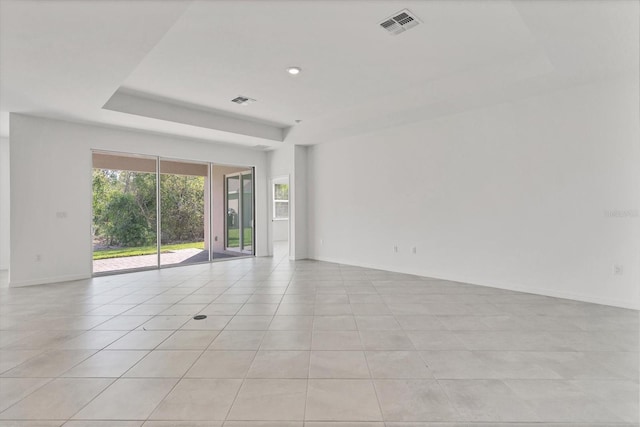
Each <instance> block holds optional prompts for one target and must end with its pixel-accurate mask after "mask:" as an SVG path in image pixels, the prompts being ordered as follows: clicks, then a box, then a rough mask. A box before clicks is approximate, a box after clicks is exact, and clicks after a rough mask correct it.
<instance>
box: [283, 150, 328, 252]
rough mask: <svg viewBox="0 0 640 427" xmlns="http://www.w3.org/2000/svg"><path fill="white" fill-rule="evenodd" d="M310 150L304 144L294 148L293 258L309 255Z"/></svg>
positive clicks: (291, 187) (291, 185)
mask: <svg viewBox="0 0 640 427" xmlns="http://www.w3.org/2000/svg"><path fill="white" fill-rule="evenodd" d="M308 151H309V149H308V147H307V146H304V145H296V146H295V147H294V150H293V177H292V178H291V180H290V181H289V214H290V218H289V221H290V222H291V225H290V227H291V242H290V251H291V252H290V254H292V255H293V259H305V258H307V256H308V251H307V248H308V229H307V224H308V221H307V220H308V207H307V192H308V186H307V184H308V182H307V175H308V170H307V169H308V164H307V160H308V159H307V154H308ZM326 167H327V168H328V169H331V164H330V163H328V164H327V165H326Z"/></svg>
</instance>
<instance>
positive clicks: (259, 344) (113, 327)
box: [0, 255, 640, 427]
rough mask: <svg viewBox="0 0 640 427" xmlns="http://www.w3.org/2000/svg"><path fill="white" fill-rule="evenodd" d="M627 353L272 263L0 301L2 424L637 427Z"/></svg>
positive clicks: (534, 305) (596, 316) (626, 313)
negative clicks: (200, 316)
mask: <svg viewBox="0 0 640 427" xmlns="http://www.w3.org/2000/svg"><path fill="white" fill-rule="evenodd" d="M1 280H4V282H5V283H6V276H1V277H0V281H1ZM194 314H206V315H207V316H208V317H207V319H206V320H201V321H196V320H193V319H192V316H193V315H194ZM638 340H639V317H638V312H636V311H631V310H623V309H617V308H612V307H607V306H601V305H595V304H586V303H579V302H574V301H569V300H562V299H556V298H549V297H543V296H537V295H530V294H523V293H517V292H509V291H503V290H498V289H493V288H487V287H480V286H473V285H468V284H464V283H456V282H448V281H444V280H435V279H429V278H423V277H415V276H409V275H403V274H395V273H389V272H385V271H379V270H370V269H364V268H357V267H350V266H345V265H337V264H329V263H322V262H314V261H297V262H292V261H289V260H288V259H287V258H286V257H284V256H282V255H279V256H276V257H274V258H256V259H240V260H233V261H229V262H224V263H214V264H210V265H208V264H207V265H196V266H190V267H180V268H173V269H165V270H160V271H147V272H139V273H131V274H124V275H117V276H108V277H100V278H95V279H92V280H84V281H77V282H72V283H60V284H49V285H45V286H33V287H26V288H8V287H6V286H4V287H0V426H61V425H64V426H75V427H83V426H84V427H87V426H91V427H98V426H104V427H107V426H108V427H134V426H136V427H140V426H145V427H169V426H171V427H198V426H208V427H211V426H213V427H216V426H218V427H220V426H224V427H232V426H236V427H240V426H247V427H251V426H256V427H257V426H262V427H266V426H277V427H294V426H295V427H302V426H306V427H330V426H332V427H373V426H377V427H384V426H387V427H418V426H422V427H424V426H432V427H436V426H438V427H444V426H448V427H453V426H457V427H460V426H485V427H486V426H518V427H533V426H542V425H544V426H556V427H558V426H563V427H568V426H574V427H578V426H581V427H585V426H593V427H595V426H600V427H605V426H607V427H609V426H618V425H619V426H623V425H624V426H638V421H639V417H638V412H639V408H638V402H639V400H640V397H639V392H638V378H639V370H638V365H639V357H638V350H639V344H638Z"/></svg>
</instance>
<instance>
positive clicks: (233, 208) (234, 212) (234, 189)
mask: <svg viewBox="0 0 640 427" xmlns="http://www.w3.org/2000/svg"><path fill="white" fill-rule="evenodd" d="M225 181H226V183H225V187H226V218H225V222H226V230H225V239H226V240H225V242H226V249H227V250H228V251H241V250H242V249H241V242H240V221H241V220H242V218H241V216H240V214H241V212H240V200H241V199H240V175H232V176H227V177H226V179H225Z"/></svg>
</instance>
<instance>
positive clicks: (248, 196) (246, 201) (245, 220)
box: [240, 171, 253, 254]
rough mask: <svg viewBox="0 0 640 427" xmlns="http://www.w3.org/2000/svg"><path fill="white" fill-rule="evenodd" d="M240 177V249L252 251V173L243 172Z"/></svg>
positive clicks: (246, 251) (247, 251)
mask: <svg viewBox="0 0 640 427" xmlns="http://www.w3.org/2000/svg"><path fill="white" fill-rule="evenodd" d="M241 178H242V211H241V214H242V221H241V223H240V225H241V227H242V233H240V235H241V237H242V241H241V242H240V244H241V248H242V251H243V252H245V253H249V254H250V253H253V173H252V172H251V171H249V172H248V173H243V174H242V175H241Z"/></svg>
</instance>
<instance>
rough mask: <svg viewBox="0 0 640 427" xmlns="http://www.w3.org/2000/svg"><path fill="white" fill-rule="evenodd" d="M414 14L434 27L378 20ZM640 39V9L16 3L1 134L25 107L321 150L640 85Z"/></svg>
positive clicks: (4, 29) (593, 4)
mask: <svg viewBox="0 0 640 427" xmlns="http://www.w3.org/2000/svg"><path fill="white" fill-rule="evenodd" d="M403 8H409V9H410V10H411V11H412V12H414V13H415V14H416V15H417V16H418V17H420V18H421V19H422V21H423V23H422V24H421V25H419V26H417V27H415V28H413V29H411V30H409V31H407V32H405V33H403V34H401V35H398V36H390V35H388V34H387V33H386V32H385V31H384V30H382V29H381V28H380V27H379V26H378V25H377V23H378V22H380V21H381V20H383V19H385V18H387V17H388V16H390V15H392V14H393V13H394V12H397V11H399V10H401V9H403ZM638 40H639V3H638V1H637V0H627V1H624V0H618V1H611V0H609V1H607V0H604V1H592V0H585V1H534V0H530V1H526V0H521V1H508V0H502V1H500V0H487V1H485V0H466V1H465V0H457V1H451V0H446V1H445V0H441V1H437V0H433V1H344V0H343V1H322V0H315V1H295V2H294V1H269V0H258V1H238V0H235V1H192V2H191V1H168V0H160V1H149V0H144V1H142V0H141V1H98V0H96V1H53V0H48V1H29V0H0V110H1V116H0V118H1V121H0V132H1V133H2V135H3V136H7V135H8V113H9V112H22V113H28V114H34V115H40V116H46V117H56V118H64V119H69V120H74V121H82V122H90V123H97V124H102V125H108V126H119V127H126V128H135V129H141V130H145V131H152V132H162V133H169V134H173V135H180V136H185V137H190V138H198V139H204V140H210V141H221V142H228V143H237V144H243V145H249V146H254V145H258V144H261V145H267V146H271V147H273V146H278V145H279V144H282V142H281V140H284V141H287V142H293V143H297V144H315V143H321V142H324V141H328V140H335V139H339V138H343V137H347V136H352V135H357V134H362V133H367V132H371V131H373V130H376V129H380V128H383V127H388V126H395V125H399V124H402V123H407V122H411V121H417V120H425V119H429V118H434V117H440V116H443V115H448V114H454V113H457V112H461V111H465V110H468V109H472V108H478V107H481V106H485V105H492V104H496V103H500V102H505V101H511V100H515V99H519V98H523V97H527V96H531V95H535V94H538V93H542V92H546V91H550V90H556V89H558V88H562V87H566V86H573V85H577V84H584V83H587V82H590V81H595V80H599V79H605V78H611V77H618V76H621V75H635V76H637V74H638V55H639V54H638V51H639V41H638ZM288 66H299V67H302V69H303V71H302V73H301V74H300V75H298V76H295V77H293V76H290V75H288V74H287V73H286V71H285V69H286V68H287V67H288ZM132 94H133V95H135V96H131V95H132ZM114 95H115V96H114ZM238 95H245V96H248V97H251V98H255V99H257V102H256V103H254V104H251V105H249V106H246V107H245V106H239V105H236V104H233V103H231V102H230V100H231V99H232V98H235V97H236V96H238ZM105 104H107V105H106V106H105ZM103 107H104V108H103ZM296 120H302V122H301V123H299V124H297V123H296Z"/></svg>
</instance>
